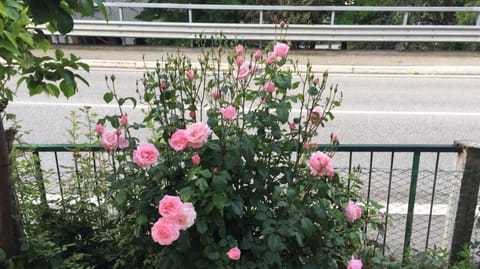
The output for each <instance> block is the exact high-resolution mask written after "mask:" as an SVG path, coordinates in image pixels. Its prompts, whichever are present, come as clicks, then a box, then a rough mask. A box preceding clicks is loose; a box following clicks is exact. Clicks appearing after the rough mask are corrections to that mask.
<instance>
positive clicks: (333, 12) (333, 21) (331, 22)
mask: <svg viewBox="0 0 480 269" xmlns="http://www.w3.org/2000/svg"><path fill="white" fill-rule="evenodd" d="M330 25H335V10H333V11H332V15H330ZM328 49H332V42H328Z"/></svg>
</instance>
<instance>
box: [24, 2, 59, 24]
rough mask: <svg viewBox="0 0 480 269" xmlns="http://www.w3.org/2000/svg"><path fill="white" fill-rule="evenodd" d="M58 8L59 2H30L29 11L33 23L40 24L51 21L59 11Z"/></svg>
mask: <svg viewBox="0 0 480 269" xmlns="http://www.w3.org/2000/svg"><path fill="white" fill-rule="evenodd" d="M59 6H60V0H30V1H29V9H30V12H31V13H32V17H33V22H34V23H36V24H42V23H46V22H48V21H49V20H51V19H53V17H55V14H56V13H57V11H59Z"/></svg>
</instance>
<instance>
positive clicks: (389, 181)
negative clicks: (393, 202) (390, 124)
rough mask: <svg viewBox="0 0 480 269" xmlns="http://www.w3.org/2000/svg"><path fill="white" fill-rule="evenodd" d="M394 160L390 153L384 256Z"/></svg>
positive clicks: (393, 153) (384, 243)
mask: <svg viewBox="0 0 480 269" xmlns="http://www.w3.org/2000/svg"><path fill="white" fill-rule="evenodd" d="M394 158H395V152H393V151H392V157H391V158H390V175H389V176H388V191H387V206H386V209H385V231H384V234H383V249H382V253H383V254H385V246H386V244H387V230H388V213H389V210H390V193H391V190H392V177H393V160H394Z"/></svg>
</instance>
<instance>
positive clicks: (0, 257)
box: [0, 248, 7, 262]
mask: <svg viewBox="0 0 480 269" xmlns="http://www.w3.org/2000/svg"><path fill="white" fill-rule="evenodd" d="M6 259H7V253H5V251H4V250H3V249H1V248H0V262H3V261H5V260H6Z"/></svg>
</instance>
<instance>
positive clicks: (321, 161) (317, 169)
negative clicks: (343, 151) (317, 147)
mask: <svg viewBox="0 0 480 269" xmlns="http://www.w3.org/2000/svg"><path fill="white" fill-rule="evenodd" d="M307 165H308V167H309V168H310V174H312V175H313V176H323V175H328V176H333V162H332V159H331V158H330V157H328V156H327V155H326V154H325V153H323V152H320V151H317V152H314V153H313V154H312V156H310V159H309V160H307Z"/></svg>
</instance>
